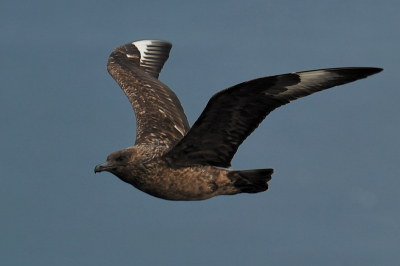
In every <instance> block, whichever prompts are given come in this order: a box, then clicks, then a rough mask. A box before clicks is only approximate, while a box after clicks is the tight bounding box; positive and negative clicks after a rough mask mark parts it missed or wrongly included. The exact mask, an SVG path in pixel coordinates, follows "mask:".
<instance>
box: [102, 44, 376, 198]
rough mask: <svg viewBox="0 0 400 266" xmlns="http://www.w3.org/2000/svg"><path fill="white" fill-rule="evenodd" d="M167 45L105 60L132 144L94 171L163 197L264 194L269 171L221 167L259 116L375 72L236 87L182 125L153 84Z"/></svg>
mask: <svg viewBox="0 0 400 266" xmlns="http://www.w3.org/2000/svg"><path fill="white" fill-rule="evenodd" d="M171 47H172V45H171V44H170V43H167V42H163V41H154V40H144V41H137V42H133V43H129V44H126V45H123V46H120V47H117V48H116V49H115V50H114V51H113V52H112V54H111V55H110V58H109V61H108V64H107V69H108V71H109V73H110V74H111V76H112V77H113V78H114V79H115V80H116V81H117V83H118V84H119V85H120V86H121V88H122V90H123V91H124V92H125V94H126V95H127V97H128V99H129V101H130V102H131V104H132V107H133V109H134V111H135V114H136V122H137V137H136V142H135V145H134V146H133V147H129V148H127V149H124V150H121V151H117V152H114V153H112V154H110V155H109V156H108V158H107V161H106V162H105V163H103V164H100V165H98V166H96V168H95V172H101V171H108V172H111V173H113V174H114V175H116V176H117V177H119V178H120V179H121V180H123V181H125V182H127V183H130V184H132V185H133V186H134V187H136V188H137V189H139V190H141V191H144V192H146V193H148V194H150V195H153V196H155V197H159V198H162V199H167V200H204V199H208V198H211V197H214V196H217V195H234V194H238V193H258V192H262V191H265V190H267V189H268V184H267V182H268V181H269V180H270V179H271V175H272V173H273V169H257V170H243V171H234V170H229V169H226V168H227V167H230V162H231V160H232V158H233V156H234V154H235V153H236V151H237V149H238V147H239V146H240V144H241V143H242V142H243V141H244V140H245V139H246V138H247V136H249V135H250V134H251V133H252V132H253V131H254V130H255V129H256V128H257V127H258V125H259V124H260V123H261V122H262V121H263V120H264V118H265V117H266V116H267V115H268V114H269V113H270V112H271V111H273V110H274V109H276V108H278V107H280V106H282V105H284V104H287V103H289V102H290V101H292V100H295V99H297V98H301V97H304V96H307V95H310V94H312V93H314V92H317V91H321V90H325V89H328V88H331V87H333V86H337V85H342V84H345V83H349V82H352V81H355V80H358V79H361V78H366V77H367V76H369V75H373V74H375V73H378V72H380V71H382V69H379V68H333V69H321V70H314V71H305V72H298V73H290V74H283V75H277V76H270V77H264V78H259V79H255V80H251V81H247V82H243V83H240V84H238V85H235V86H233V87H231V88H228V89H226V90H223V91H221V92H219V93H217V94H215V95H214V96H213V97H212V98H211V99H210V101H209V103H208V104H207V106H206V108H205V109H204V111H203V113H202V114H201V115H200V117H199V118H198V119H197V121H196V122H195V123H194V125H193V126H192V128H190V127H189V123H188V121H187V118H186V116H185V113H184V111H183V108H182V106H181V104H180V102H179V99H178V98H177V97H176V95H175V93H174V92H173V91H172V90H171V89H169V88H168V87H167V86H166V85H165V84H163V83H162V82H160V81H159V80H158V75H159V73H160V71H161V69H162V67H163V65H164V63H165V61H166V60H167V59H168V56H169V51H170V49H171ZM224 168H225V169H224Z"/></svg>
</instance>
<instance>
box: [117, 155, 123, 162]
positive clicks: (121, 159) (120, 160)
mask: <svg viewBox="0 0 400 266" xmlns="http://www.w3.org/2000/svg"><path fill="white" fill-rule="evenodd" d="M115 160H116V161H117V162H122V161H123V160H125V156H118V157H117V158H115Z"/></svg>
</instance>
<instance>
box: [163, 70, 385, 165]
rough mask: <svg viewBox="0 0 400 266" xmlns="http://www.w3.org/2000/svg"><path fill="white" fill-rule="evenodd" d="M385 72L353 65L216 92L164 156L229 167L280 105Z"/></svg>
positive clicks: (256, 81)
mask: <svg viewBox="0 0 400 266" xmlns="http://www.w3.org/2000/svg"><path fill="white" fill-rule="evenodd" d="M380 71H382V69H380V68H369V67H349V68H331V69H320V70H312V71H304V72H297V73H290V74H283V75H277V76H269V77H264V78H258V79H254V80H250V81H246V82H243V83H240V84H237V85H235V86H233V87H230V88H228V89H225V90H223V91H220V92H218V93H217V94H215V95H214V96H213V97H212V98H211V99H210V101H209V102H208V104H207V106H206V108H205V109H204V111H203V112H202V114H201V115H200V117H199V118H198V119H197V121H196V122H195V123H194V125H193V126H192V128H191V129H190V130H189V132H188V133H187V134H186V136H185V137H184V138H183V139H182V140H181V141H180V142H179V143H178V144H177V145H176V146H175V147H174V148H173V149H172V150H171V151H170V152H169V153H168V154H166V155H165V156H164V158H166V159H167V160H168V161H169V162H170V163H171V164H172V165H174V166H176V167H188V166H194V165H213V166H219V167H230V166H231V160H232V158H233V156H234V155H235V153H236V151H237V149H238V148H239V146H240V144H242V142H243V141H244V140H245V139H246V138H247V137H248V136H249V135H250V134H251V133H252V132H253V131H254V130H255V129H256V128H257V127H258V125H259V124H260V123H261V122H262V121H263V120H264V118H265V117H266V116H267V115H268V114H269V113H270V112H272V111H273V110H275V109H276V108H278V107H280V106H282V105H284V104H287V103H289V102H290V101H293V100H296V99H298V98H301V97H305V96H308V95H310V94H312V93H315V92H318V91H322V90H326V89H329V88H332V87H334V86H338V85H342V84H346V83H349V82H352V81H356V80H358V79H363V78H366V77H368V76H370V75H373V74H376V73H378V72H380Z"/></svg>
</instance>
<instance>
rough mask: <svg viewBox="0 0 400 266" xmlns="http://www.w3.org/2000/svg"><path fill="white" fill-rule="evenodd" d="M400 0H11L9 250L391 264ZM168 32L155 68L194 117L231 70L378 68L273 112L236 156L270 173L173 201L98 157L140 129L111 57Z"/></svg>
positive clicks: (399, 129)
mask: <svg viewBox="0 0 400 266" xmlns="http://www.w3.org/2000/svg"><path fill="white" fill-rule="evenodd" d="M399 10H400V2H399V1H397V0H389V1H351V0H350V1H251V0H247V1H208V0H205V1H64V2H63V1H41V0H39V1H6V2H4V3H2V4H1V9H0V24H1V25H2V26H1V28H0V36H1V42H0V46H1V49H0V54H1V61H0V68H1V69H0V83H1V90H0V93H1V96H0V110H1V112H0V116H1V118H0V123H1V127H0V137H1V141H0V150H1V153H0V156H1V157H0V165H1V169H2V170H1V177H0V210H1V216H0V264H1V265H192V266H198V265H307V266H310V265H327V266H329V265H396V264H397V263H399V261H400V226H399V222H400V208H399V202H400V193H399V187H400V170H399V169H400V167H399V158H400V154H399V150H400V141H399V135H400V118H399V117H400V116H399V104H398V101H399V98H400V90H399V84H400V75H399V69H400V63H399V62H400V52H399V47H400V29H399V25H400V16H399V12H398V11H399ZM146 38H152V39H162V40H167V41H170V42H172V43H173V45H174V46H173V48H172V51H171V54H170V59H169V60H168V62H167V63H166V65H165V66H164V69H163V71H162V72H161V75H160V80H161V81H163V82H164V83H166V84H167V85H168V86H169V87H170V88H171V89H173V90H174V91H175V92H176V94H177V95H178V97H179V98H180V99H181V102H182V105H183V107H184V108H185V111H186V114H187V116H188V119H189V121H190V123H191V124H193V122H194V121H195V120H196V118H197V117H198V115H199V114H200V112H201V111H202V110H203V108H204V107H205V105H206V103H207V101H208V99H209V98H210V97H211V96H212V95H213V94H214V93H216V92H218V91H219V90H222V89H224V88H227V87H230V86H232V85H235V84H237V83H240V82H243V81H246V80H249V79H253V78H257V77H262V76H267V75H275V74H282V73H288V72H294V71H302V70H311V69H319V68H329V67H344V66H373V67H382V68H384V69H385V70H384V71H383V72H381V73H379V74H377V75H374V76H372V77H369V78H367V79H364V80H360V81H357V82H354V83H351V84H348V85H344V86H340V87H335V88H332V89H330V90H328V91H324V92H320V93H317V94H314V95H311V96H309V97H307V98H304V99H300V100H298V101H295V102H292V103H291V104H289V105H286V106H283V107H281V108H279V109H277V110H276V111H274V112H272V113H271V114H270V115H269V116H268V117H267V119H266V120H265V121H264V122H263V123H262V124H261V125H260V127H259V128H258V129H257V130H256V131H255V132H254V133H253V134H252V135H251V136H250V137H249V138H248V139H247V140H246V141H245V142H244V144H243V145H242V146H241V147H240V148H239V151H238V153H237V154H236V156H235V158H234V160H233V169H253V168H275V173H274V175H273V179H272V181H270V190H269V191H267V192H265V193H260V194H256V195H249V194H241V195H236V196H220V197H215V198H212V199H210V200H206V201H201V202H171V201H164V200H160V199H157V198H154V197H151V196H149V195H147V194H144V193H143V192H141V191H138V190H136V189H135V188H133V187H132V186H130V185H128V184H126V183H123V182H121V181H120V180H119V179H118V178H116V177H115V176H113V175H111V174H109V173H101V174H97V175H95V174H94V173H93V168H94V166H95V165H96V164H98V163H101V162H103V161H104V160H105V159H106V156H107V155H108V154H109V153H111V152H113V151H115V150H119V149H123V148H126V147H128V146H132V145H133V143H134V139H135V119H134V113H133V110H132V108H131V106H130V104H129V102H128V100H127V98H126V97H125V95H124V94H123V92H122V90H121V89H120V88H119V87H118V85H117V84H116V83H115V81H114V80H113V79H112V78H111V76H109V74H108V73H107V70H106V62H107V59H108V56H109V54H110V53H111V51H112V50H113V49H114V48H115V47H116V46H119V45H122V44H125V43H128V42H131V41H135V40H140V39H146Z"/></svg>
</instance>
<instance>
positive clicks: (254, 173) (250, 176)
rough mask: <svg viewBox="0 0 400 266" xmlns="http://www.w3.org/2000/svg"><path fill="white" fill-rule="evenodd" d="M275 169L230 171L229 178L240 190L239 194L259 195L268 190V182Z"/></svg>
mask: <svg viewBox="0 0 400 266" xmlns="http://www.w3.org/2000/svg"><path fill="white" fill-rule="evenodd" d="M273 173H274V169H254V170H243V171H230V172H229V173H228V178H229V179H230V180H232V182H233V185H234V186H235V187H236V188H237V189H239V193H258V192H263V191H266V190H268V183H267V182H268V181H270V180H271V178H272V177H271V175H272V174H273Z"/></svg>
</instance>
